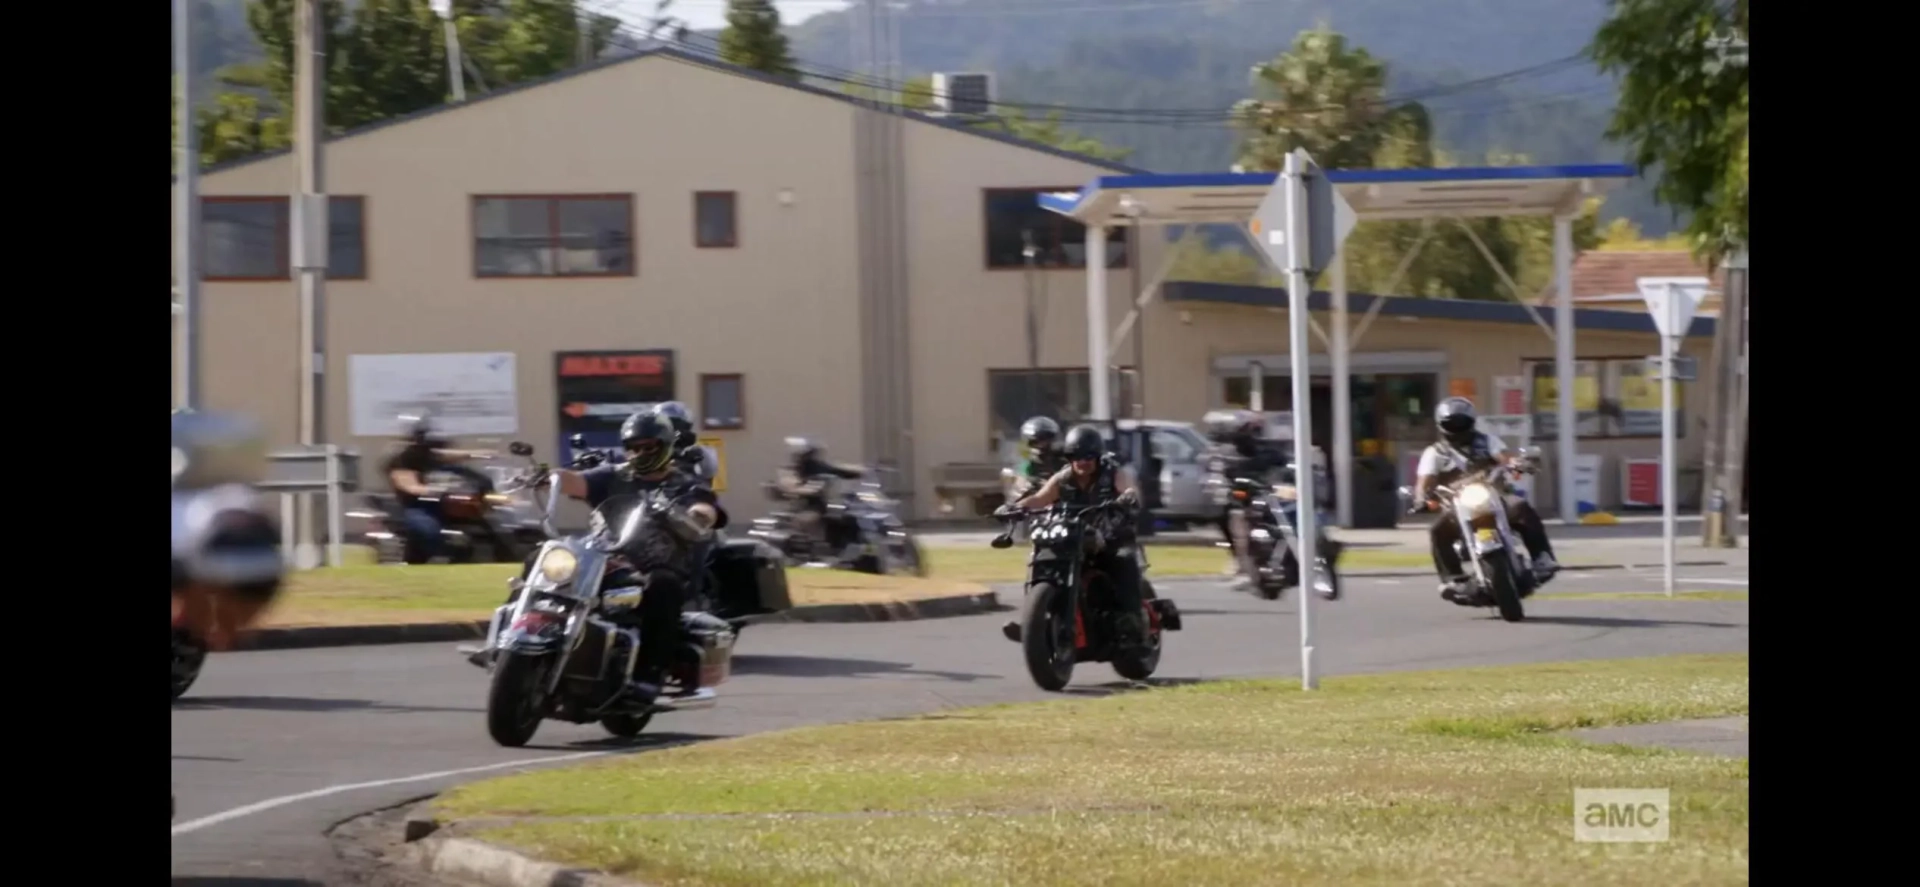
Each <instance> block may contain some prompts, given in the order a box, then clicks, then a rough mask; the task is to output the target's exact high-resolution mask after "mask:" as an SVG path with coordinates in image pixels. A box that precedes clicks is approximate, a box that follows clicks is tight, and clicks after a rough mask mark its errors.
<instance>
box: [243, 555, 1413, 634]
mask: <svg viewBox="0 0 1920 887" xmlns="http://www.w3.org/2000/svg"><path fill="white" fill-rule="evenodd" d="M1027 555H1028V551H1027V550H1026V549H1025V548H1023V547H1015V548H1010V549H1005V550H995V549H993V548H989V547H987V546H985V545H981V546H979V547H977V548H929V549H926V557H927V567H928V574H929V575H928V577H927V578H926V579H906V578H900V577H881V576H867V575H864V574H859V573H852V572H848V571H845V570H817V569H798V570H789V571H787V582H788V584H789V586H790V587H791V588H792V591H793V602H794V604H795V605H796V606H801V605H806V604H839V603H865V602H872V601H886V600H916V599H923V598H929V597H943V596H948V595H958V594H974V593H979V592H980V591H983V590H984V589H982V588H981V586H983V585H989V584H994V583H1007V582H1020V581H1022V580H1024V579H1025V578H1026V570H1027ZM1147 557H1148V560H1149V562H1150V563H1151V564H1152V571H1151V575H1153V576H1212V575H1218V574H1219V573H1220V572H1221V571H1222V570H1224V569H1226V567H1227V556H1226V554H1225V553H1224V552H1222V551H1221V550H1219V549H1217V548H1212V547H1200V546H1182V545H1166V546H1154V547H1150V548H1149V549H1148V553H1147ZM371 558H372V554H371V549H365V548H360V547H357V546H356V547H354V548H353V550H352V551H351V552H350V553H349V557H348V558H347V563H348V565H347V566H343V567H326V568H322V569H317V570H307V571H303V572H301V573H299V574H297V575H295V576H294V578H293V580H292V583H291V584H290V585H289V587H288V588H287V590H286V591H285V592H284V593H283V594H282V600H281V602H280V603H279V604H276V605H275V606H274V609H273V611H272V612H271V613H269V614H268V616H267V621H266V624H267V625H268V626H278V627H287V626H296V625H372V624H383V623H397V622H444V621H456V620H468V619H484V618H486V615H487V614H488V613H491V612H492V611H493V608H494V607H496V606H498V605H499V604H500V602H501V601H503V600H505V599H506V595H507V584H506V583H507V580H508V579H509V578H511V577H513V576H515V575H517V574H518V573H519V566H518V565H517V564H457V565H447V564H434V565H428V566H398V565H393V564H387V565H378V564H374V563H372V562H371ZM1341 564H1342V566H1343V567H1344V568H1348V569H1369V568H1376V569H1377V568H1382V567H1418V566H1425V565H1426V564H1427V556H1426V555H1424V554H1410V553H1406V552H1397V551H1371V550H1365V549H1361V550H1349V551H1348V552H1347V553H1346V554H1345V555H1343V556H1342V559H1341Z"/></svg>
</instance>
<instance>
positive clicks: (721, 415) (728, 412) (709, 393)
mask: <svg viewBox="0 0 1920 887" xmlns="http://www.w3.org/2000/svg"><path fill="white" fill-rule="evenodd" d="M700 427H702V428H706V429H708V430H711V431H739V430H741V429H744V428H746V427H747V382H746V377H745V376H742V375H740V374H739V373H702V374H701V375H700Z"/></svg>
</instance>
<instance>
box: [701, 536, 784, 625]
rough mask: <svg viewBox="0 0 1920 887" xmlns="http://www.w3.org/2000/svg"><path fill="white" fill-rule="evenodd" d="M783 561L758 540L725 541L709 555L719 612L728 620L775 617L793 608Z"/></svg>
mask: <svg viewBox="0 0 1920 887" xmlns="http://www.w3.org/2000/svg"><path fill="white" fill-rule="evenodd" d="M786 564H787V562H786V558H785V557H784V556H782V555H781V553H780V551H779V549H776V548H774V547H773V546H771V545H768V544H766V543H765V542H762V541H760V540H758V539H728V540H726V541H725V542H722V543H721V544H720V546H719V547H718V548H716V549H714V552H713V578H714V581H715V584H716V585H717V586H718V588H717V589H715V591H716V592H717V593H716V595H715V597H716V598H718V600H717V601H716V603H718V604H719V605H720V607H719V609H721V610H723V611H725V612H726V613H727V614H728V615H730V616H745V615H750V614H755V613H778V612H781V611H783V610H790V609H792V608H793V596H792V595H791V594H790V593H789V592H788V590H787V566H786Z"/></svg>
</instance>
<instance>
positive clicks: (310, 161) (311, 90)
mask: <svg viewBox="0 0 1920 887" xmlns="http://www.w3.org/2000/svg"><path fill="white" fill-rule="evenodd" d="M299 4H300V6H299V9H298V11H297V12H296V13H295V18H294V32H295V36H294V56H293V81H294V112H295V115H296V116H295V118H294V130H293V150H294V156H295V165H296V168H297V169H298V170H299V173H298V175H299V182H298V188H297V190H296V192H295V193H294V199H293V201H292V202H291V206H290V210H291V213H292V218H291V221H292V241H293V242H292V244H291V247H292V249H291V252H292V258H293V269H294V273H295V274H296V275H298V277H299V280H300V351H299V358H300V395H299V403H300V443H301V444H303V445H306V446H315V445H318V444H321V443H325V442H326V440H327V427H326V409H327V397H326V391H327V389H326V370H327V340H326V327H327V325H326V310H327V309H326V288H327V282H326V281H327V189H326V178H325V176H324V175H323V173H322V170H323V169H324V165H323V164H322V163H321V151H322V145H321V140H322V139H323V138H325V135H326V45H325V40H324V37H325V35H323V34H322V33H321V30H320V29H321V19H320V0H299ZM302 498H305V499H307V500H308V501H307V503H306V507H303V508H302V509H301V510H300V513H301V516H302V517H301V520H300V527H301V532H300V535H299V537H298V539H299V543H300V547H299V550H304V551H311V552H314V553H315V557H314V561H315V562H317V561H318V557H317V554H318V549H317V544H318V542H319V532H318V530H319V527H318V525H317V522H316V521H315V514H314V508H313V507H312V506H313V500H312V497H311V496H305V495H303V496H302Z"/></svg>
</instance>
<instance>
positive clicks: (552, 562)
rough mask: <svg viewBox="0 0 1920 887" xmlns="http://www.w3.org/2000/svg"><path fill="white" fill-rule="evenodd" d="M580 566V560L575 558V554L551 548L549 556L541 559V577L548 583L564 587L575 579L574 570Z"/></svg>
mask: <svg viewBox="0 0 1920 887" xmlns="http://www.w3.org/2000/svg"><path fill="white" fill-rule="evenodd" d="M578 566H580V559H579V558H576V557H574V556H573V552H571V551H568V550H566V549H564V548H550V549H547V556H546V557H543V558H541V559H540V575H541V576H543V577H545V578H546V580H547V581H548V582H551V583H553V584H555V585H562V584H565V583H566V582H567V581H568V580H570V579H572V578H573V571H574V568H575V567H578Z"/></svg>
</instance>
